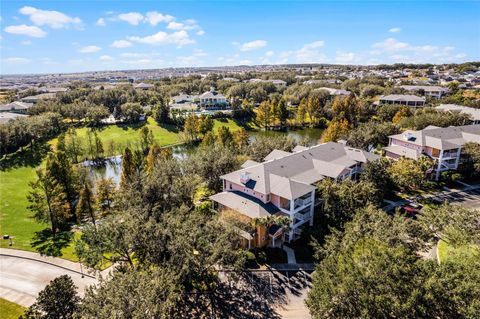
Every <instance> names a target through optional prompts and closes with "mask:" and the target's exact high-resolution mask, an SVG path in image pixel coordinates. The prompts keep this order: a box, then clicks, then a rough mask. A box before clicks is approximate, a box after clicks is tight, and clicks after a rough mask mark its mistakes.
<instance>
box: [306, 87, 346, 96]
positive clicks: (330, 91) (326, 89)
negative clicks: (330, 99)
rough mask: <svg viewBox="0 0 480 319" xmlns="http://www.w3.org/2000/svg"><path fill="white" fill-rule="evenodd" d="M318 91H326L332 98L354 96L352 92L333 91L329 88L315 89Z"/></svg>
mask: <svg viewBox="0 0 480 319" xmlns="http://www.w3.org/2000/svg"><path fill="white" fill-rule="evenodd" d="M315 90H316V91H318V90H324V91H327V92H328V93H329V94H330V95H331V96H349V95H350V94H352V92H350V91H347V90H341V89H332V88H327V87H321V88H317V89H315Z"/></svg>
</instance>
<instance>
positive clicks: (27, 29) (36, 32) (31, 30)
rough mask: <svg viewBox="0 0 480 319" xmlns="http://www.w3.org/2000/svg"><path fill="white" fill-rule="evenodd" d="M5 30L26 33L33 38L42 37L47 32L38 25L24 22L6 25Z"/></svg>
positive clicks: (13, 32)
mask: <svg viewBox="0 0 480 319" xmlns="http://www.w3.org/2000/svg"><path fill="white" fill-rule="evenodd" d="M5 32H7V33H12V34H20V35H26V36H29V37H33V38H43V37H44V36H46V35H47V33H46V32H45V31H43V30H42V29H40V28H39V27H36V26H31V25H25V24H21V25H11V26H8V27H6V28H5Z"/></svg>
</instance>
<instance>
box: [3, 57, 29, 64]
mask: <svg viewBox="0 0 480 319" xmlns="http://www.w3.org/2000/svg"><path fill="white" fill-rule="evenodd" d="M3 61H4V62H5V63H7V64H27V63H30V62H31V60H30V59H27V58H18V57H12V58H6V59H4V60H3Z"/></svg>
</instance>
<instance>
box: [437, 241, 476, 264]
mask: <svg viewBox="0 0 480 319" xmlns="http://www.w3.org/2000/svg"><path fill="white" fill-rule="evenodd" d="M474 253H476V254H479V253H480V247H479V246H474V245H464V246H460V247H453V246H451V245H449V244H448V243H447V242H445V241H443V240H440V241H439V242H438V257H439V259H440V262H444V261H446V260H449V259H456V258H462V256H468V255H472V254H474Z"/></svg>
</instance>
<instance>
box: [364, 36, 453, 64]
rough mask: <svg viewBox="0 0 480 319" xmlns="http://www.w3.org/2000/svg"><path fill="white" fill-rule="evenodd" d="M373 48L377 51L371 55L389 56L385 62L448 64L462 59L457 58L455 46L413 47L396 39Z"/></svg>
mask: <svg viewBox="0 0 480 319" xmlns="http://www.w3.org/2000/svg"><path fill="white" fill-rule="evenodd" d="M372 47H373V48H375V50H374V51H372V52H370V54H371V55H378V56H381V55H382V56H385V55H387V56H388V60H389V61H385V62H404V63H427V62H428V63H448V62H455V61H458V60H459V59H461V58H460V57H456V55H458V54H456V53H455V47H453V46H436V45H431V44H426V45H411V44H409V43H407V42H400V41H398V40H397V39H395V38H388V39H386V40H384V41H382V42H377V43H374V44H373V45H372Z"/></svg>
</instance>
